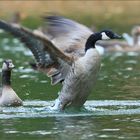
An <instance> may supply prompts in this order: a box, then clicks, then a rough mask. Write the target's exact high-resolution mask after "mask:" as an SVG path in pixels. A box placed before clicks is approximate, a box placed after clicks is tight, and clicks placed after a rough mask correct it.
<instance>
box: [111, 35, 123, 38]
mask: <svg viewBox="0 0 140 140" xmlns="http://www.w3.org/2000/svg"><path fill="white" fill-rule="evenodd" d="M113 38H114V39H122V38H123V37H122V36H120V35H118V34H114V36H113Z"/></svg>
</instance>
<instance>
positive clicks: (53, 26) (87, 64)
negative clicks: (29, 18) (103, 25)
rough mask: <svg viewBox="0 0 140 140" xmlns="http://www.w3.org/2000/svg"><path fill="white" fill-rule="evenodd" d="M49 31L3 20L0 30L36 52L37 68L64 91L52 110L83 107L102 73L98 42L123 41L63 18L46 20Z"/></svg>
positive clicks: (0, 22) (110, 33) (53, 17)
mask: <svg viewBox="0 0 140 140" xmlns="http://www.w3.org/2000/svg"><path fill="white" fill-rule="evenodd" d="M45 21H46V22H47V27H46V28H45V30H42V32H41V30H40V31H34V32H32V31H30V30H29V29H26V28H24V27H21V26H19V25H13V24H8V23H6V22H4V21H2V20H0V28H2V29H4V30H6V31H8V32H11V33H12V34H13V35H15V36H16V37H18V38H20V40H21V41H22V42H24V43H25V45H26V46H27V47H28V48H29V49H30V50H31V51H32V53H33V54H34V57H35V59H36V61H37V68H38V69H40V70H45V72H46V74H47V75H48V76H49V77H50V78H51V80H52V84H53V85H55V84H57V83H59V82H62V85H63V87H62V90H61V91H60V92H59V96H58V98H57V99H56V102H55V104H54V106H53V107H52V108H51V109H64V108H65V106H68V105H71V106H74V107H81V106H82V105H83V104H84V103H85V101H86V100H87V97H88V95H89V94H90V92H91V89H92V88H93V86H94V84H95V82H96V78H97V75H98V72H99V69H100V55H99V53H98V51H97V50H96V48H95V43H96V41H98V40H107V39H120V38H121V37H120V36H118V35H117V34H115V33H113V32H112V31H110V30H103V31H101V32H97V33H93V32H92V31H91V30H90V29H89V28H87V27H85V26H84V25H82V24H79V23H77V22H75V21H72V20H70V19H66V18H63V17H60V16H47V17H45Z"/></svg>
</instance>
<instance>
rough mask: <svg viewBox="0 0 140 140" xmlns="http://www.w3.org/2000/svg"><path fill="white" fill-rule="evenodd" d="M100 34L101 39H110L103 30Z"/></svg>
mask: <svg viewBox="0 0 140 140" xmlns="http://www.w3.org/2000/svg"><path fill="white" fill-rule="evenodd" d="M101 34H102V40H108V39H110V38H109V37H108V36H107V35H106V33H105V32H102V33H101Z"/></svg>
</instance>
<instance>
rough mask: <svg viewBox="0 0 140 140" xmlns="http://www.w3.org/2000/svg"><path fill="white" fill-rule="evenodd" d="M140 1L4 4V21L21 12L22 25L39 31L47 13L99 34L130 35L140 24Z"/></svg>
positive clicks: (15, 2) (1, 14) (0, 6)
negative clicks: (108, 30) (109, 31)
mask: <svg viewBox="0 0 140 140" xmlns="http://www.w3.org/2000/svg"><path fill="white" fill-rule="evenodd" d="M139 7H140V1H127V0H123V1H116V0H112V1H111V0H109V1H104V0H98V1H69V0H68V1H67V0H65V1H55V0H51V1H16V0H14V1H13V0H11V1H0V11H1V12H0V17H1V18H5V19H10V18H11V17H12V16H13V14H14V13H17V12H19V14H20V16H21V23H22V24H24V25H27V26H28V27H31V28H35V27H36V26H38V25H39V24H40V22H41V20H40V19H39V18H40V16H41V15H44V14H45V13H46V12H53V13H57V14H60V15H63V16H66V17H69V18H72V19H74V20H76V21H80V22H81V23H83V24H85V25H87V26H89V27H93V28H95V27H96V29H97V30H99V29H102V28H113V29H114V30H118V31H119V32H129V31H130V28H132V26H133V25H137V24H139V23H140V18H139V17H140V8H139Z"/></svg>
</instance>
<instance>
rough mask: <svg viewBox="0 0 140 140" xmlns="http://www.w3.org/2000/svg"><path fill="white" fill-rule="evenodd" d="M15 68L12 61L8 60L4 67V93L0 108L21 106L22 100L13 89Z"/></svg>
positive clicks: (1, 96)
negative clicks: (12, 81)
mask: <svg viewBox="0 0 140 140" xmlns="http://www.w3.org/2000/svg"><path fill="white" fill-rule="evenodd" d="M13 68H14V65H13V63H12V60H10V59H7V60H5V61H4V62H3V65H2V91H1V93H0V106H21V105H22V100H21V99H20V98H19V97H18V95H17V94H16V93H15V91H14V90H13V89H12V87H11V79H10V78H11V70H12V69H13Z"/></svg>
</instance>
